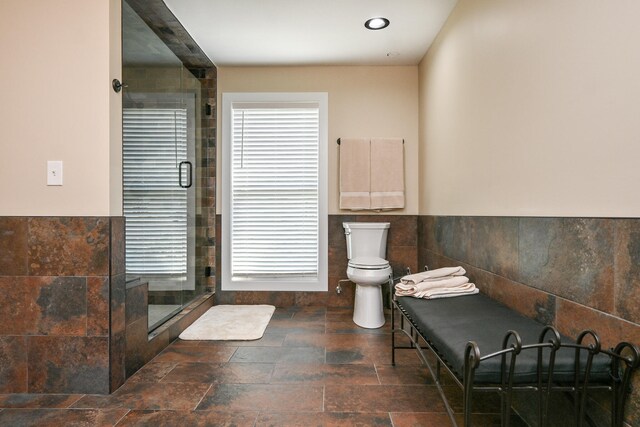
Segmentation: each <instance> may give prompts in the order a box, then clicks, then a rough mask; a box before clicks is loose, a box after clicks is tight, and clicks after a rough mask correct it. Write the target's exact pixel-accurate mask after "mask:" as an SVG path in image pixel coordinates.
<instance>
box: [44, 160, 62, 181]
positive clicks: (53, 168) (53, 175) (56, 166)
mask: <svg viewBox="0 0 640 427" xmlns="http://www.w3.org/2000/svg"><path fill="white" fill-rule="evenodd" d="M47 185H62V161H61V160H49V161H48V162H47Z"/></svg>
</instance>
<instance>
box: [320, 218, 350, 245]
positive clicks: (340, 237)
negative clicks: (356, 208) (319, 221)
mask: <svg viewBox="0 0 640 427" xmlns="http://www.w3.org/2000/svg"><path fill="white" fill-rule="evenodd" d="M355 220H356V217H355V215H329V218H328V224H327V227H328V229H329V230H328V232H329V240H328V245H329V247H336V248H341V249H344V250H346V249H347V240H346V238H345V236H344V227H343V226H342V223H343V222H354V221H355Z"/></svg>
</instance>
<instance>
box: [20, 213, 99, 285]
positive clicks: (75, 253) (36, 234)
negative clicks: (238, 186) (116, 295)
mask: <svg viewBox="0 0 640 427" xmlns="http://www.w3.org/2000/svg"><path fill="white" fill-rule="evenodd" d="M108 224H109V220H108V218H104V217H32V218H29V273H30V274H31V275H34V276H108V275H109V226H108Z"/></svg>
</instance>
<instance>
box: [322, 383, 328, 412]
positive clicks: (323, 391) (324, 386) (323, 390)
mask: <svg viewBox="0 0 640 427" xmlns="http://www.w3.org/2000/svg"><path fill="white" fill-rule="evenodd" d="M326 390H327V387H326V385H323V386H322V411H321V412H324V401H325V395H326Z"/></svg>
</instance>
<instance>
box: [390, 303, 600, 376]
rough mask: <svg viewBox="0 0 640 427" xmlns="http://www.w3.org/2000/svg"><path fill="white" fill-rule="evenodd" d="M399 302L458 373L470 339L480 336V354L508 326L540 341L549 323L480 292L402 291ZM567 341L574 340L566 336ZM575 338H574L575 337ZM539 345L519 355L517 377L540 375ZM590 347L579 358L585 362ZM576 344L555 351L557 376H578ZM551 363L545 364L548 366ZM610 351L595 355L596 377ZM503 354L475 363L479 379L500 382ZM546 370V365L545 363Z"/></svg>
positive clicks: (527, 340)
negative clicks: (423, 294) (434, 294)
mask: <svg viewBox="0 0 640 427" xmlns="http://www.w3.org/2000/svg"><path fill="white" fill-rule="evenodd" d="M397 303H398V305H399V306H400V307H401V308H402V309H403V310H404V311H405V312H406V313H407V314H408V316H409V318H410V319H411V321H412V322H413V323H414V324H415V326H417V327H418V329H419V331H420V332H421V333H422V334H423V335H424V338H426V339H427V340H428V341H429V342H430V344H431V345H432V346H433V347H434V348H435V349H436V351H437V352H438V353H440V355H441V356H442V357H443V358H444V359H445V360H446V361H447V362H448V364H449V366H450V367H451V368H452V369H453V371H454V373H455V374H456V375H457V376H458V378H462V374H463V372H464V351H465V347H466V344H467V342H469V341H475V342H476V344H478V347H479V348H480V355H481V356H485V355H488V354H490V353H493V352H496V351H499V350H500V349H501V348H502V340H503V339H504V336H505V335H506V333H507V331H509V330H514V331H516V332H518V334H519V335H520V337H521V338H522V344H523V345H527V344H535V343H537V342H538V338H539V336H540V333H541V332H542V329H543V328H544V326H543V325H542V324H541V323H539V322H536V321H535V320H532V319H529V318H527V317H524V316H522V315H520V314H519V313H517V312H515V311H513V310H511V309H510V308H508V307H506V306H504V305H502V304H500V303H498V302H496V301H494V300H492V299H490V298H489V297H487V296H485V295H482V294H476V295H468V296H460V297H455V298H440V299H433V300H426V299H419V298H413V297H398V298H397ZM561 341H562V342H563V343H567V342H571V340H570V339H569V338H566V337H562V340H561ZM573 342H575V341H573ZM537 356H538V351H537V349H529V350H523V351H522V352H521V353H520V355H518V357H517V359H516V368H515V373H514V383H516V384H523V383H532V382H535V381H536V380H537V370H536V369H537ZM586 358H587V353H586V351H582V355H581V357H580V360H581V361H582V362H583V363H582V364H583V365H585V363H584V362H585V361H586ZM574 361H575V349H570V348H561V349H560V350H559V351H558V352H557V353H556V362H555V367H554V380H555V381H560V382H564V381H573V380H574ZM546 365H547V364H546V363H545V364H544V366H545V368H546ZM610 365H611V361H610V357H609V356H607V355H604V354H600V355H597V356H596V357H594V362H593V367H592V371H591V377H590V378H591V380H593V381H596V382H603V381H607V380H608V379H609V378H610V377H609V372H610ZM500 369H501V357H493V358H491V359H487V360H484V361H482V362H481V363H480V365H479V366H478V368H477V369H476V374H475V379H474V380H475V382H477V383H499V382H500ZM545 371H546V369H545Z"/></svg>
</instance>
